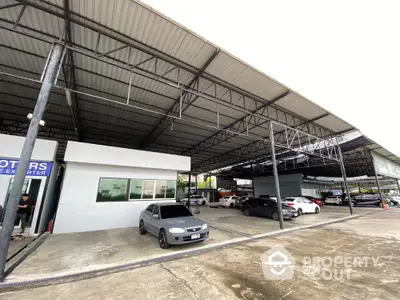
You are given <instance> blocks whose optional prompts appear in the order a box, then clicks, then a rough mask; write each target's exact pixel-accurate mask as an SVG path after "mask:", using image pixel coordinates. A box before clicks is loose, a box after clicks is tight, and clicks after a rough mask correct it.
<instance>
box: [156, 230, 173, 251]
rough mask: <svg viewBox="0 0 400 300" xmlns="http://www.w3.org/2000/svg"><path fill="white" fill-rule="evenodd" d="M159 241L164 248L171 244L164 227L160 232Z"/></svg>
mask: <svg viewBox="0 0 400 300" xmlns="http://www.w3.org/2000/svg"><path fill="white" fill-rule="evenodd" d="M158 243H159V245H160V248H162V249H168V248H169V246H170V244H169V243H168V240H167V233H166V232H165V230H164V229H161V230H160V233H159V234H158Z"/></svg>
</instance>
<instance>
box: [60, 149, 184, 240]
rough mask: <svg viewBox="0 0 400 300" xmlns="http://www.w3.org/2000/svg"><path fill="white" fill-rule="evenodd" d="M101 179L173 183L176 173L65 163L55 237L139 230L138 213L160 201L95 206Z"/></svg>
mask: <svg viewBox="0 0 400 300" xmlns="http://www.w3.org/2000/svg"><path fill="white" fill-rule="evenodd" d="M95 153H96V152H94V153H92V156H95ZM156 155H158V154H157V153H156ZM69 157H71V156H69ZM73 157H76V156H73ZM94 160H95V159H94ZM100 177H113V178H138V179H164V180H176V178H177V171H176V170H157V169H145V168H133V167H122V166H110V165H99V164H97V165H95V164H86V163H85V164H83V163H74V162H67V168H66V171H65V176H64V182H63V186H62V191H61V196H60V202H59V205H58V211H57V216H56V219H55V224H54V230H53V232H54V233H67V232H81V231H92V230H102V229H111V228H122V227H132V226H138V225H139V220H138V218H139V214H140V212H141V211H143V210H144V209H145V208H146V207H147V206H148V205H149V204H151V203H153V202H155V201H160V200H137V201H124V202H96V196H97V189H98V184H99V179H100ZM161 201H168V202H175V200H161Z"/></svg>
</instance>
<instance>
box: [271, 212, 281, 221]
mask: <svg viewBox="0 0 400 300" xmlns="http://www.w3.org/2000/svg"><path fill="white" fill-rule="evenodd" d="M272 220H274V221H279V215H278V213H277V212H273V213H272Z"/></svg>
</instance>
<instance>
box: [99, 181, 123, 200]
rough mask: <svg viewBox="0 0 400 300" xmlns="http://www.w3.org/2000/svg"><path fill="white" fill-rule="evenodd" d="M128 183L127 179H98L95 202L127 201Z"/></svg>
mask: <svg viewBox="0 0 400 300" xmlns="http://www.w3.org/2000/svg"><path fill="white" fill-rule="evenodd" d="M128 182H129V180H128V179H120V178H100V181H99V188H98V191H97V199H96V201H97V202H106V201H107V202H108V201H128V186H129V184H128Z"/></svg>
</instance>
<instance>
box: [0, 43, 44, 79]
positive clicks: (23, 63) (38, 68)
mask: <svg viewBox="0 0 400 300" xmlns="http://www.w3.org/2000/svg"><path fill="white" fill-rule="evenodd" d="M0 51H1V55H0V64H2V65H5V66H9V67H15V68H19V69H22V70H26V71H29V72H33V73H35V74H41V73H42V71H43V67H44V64H45V62H46V58H42V57H37V56H34V55H29V54H26V53H23V52H19V51H15V50H12V49H8V48H5V47H2V46H0ZM3 68H4V66H0V69H3ZM11 73H12V74H16V72H14V71H12V72H11ZM28 77H29V78H35V79H39V78H40V75H39V78H36V77H37V76H35V75H34V74H31V75H30V76H28Z"/></svg>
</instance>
